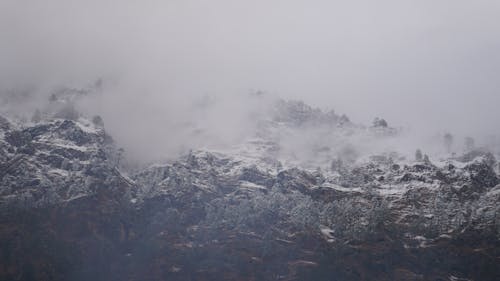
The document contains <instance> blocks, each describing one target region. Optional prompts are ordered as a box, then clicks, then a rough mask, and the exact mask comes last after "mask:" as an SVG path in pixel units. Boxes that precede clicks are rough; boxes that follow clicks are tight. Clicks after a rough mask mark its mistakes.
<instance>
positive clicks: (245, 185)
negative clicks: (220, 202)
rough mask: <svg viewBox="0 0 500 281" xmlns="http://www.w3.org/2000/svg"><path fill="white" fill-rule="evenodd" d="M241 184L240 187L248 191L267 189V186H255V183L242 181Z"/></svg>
mask: <svg viewBox="0 0 500 281" xmlns="http://www.w3.org/2000/svg"><path fill="white" fill-rule="evenodd" d="M239 184H240V187H242V188H248V189H267V188H266V187H265V186H262V185H259V184H255V183H253V182H249V181H240V182H239Z"/></svg>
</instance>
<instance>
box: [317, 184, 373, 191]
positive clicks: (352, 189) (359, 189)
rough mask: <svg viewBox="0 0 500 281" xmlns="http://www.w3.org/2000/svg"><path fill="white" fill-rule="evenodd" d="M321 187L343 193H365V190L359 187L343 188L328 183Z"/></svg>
mask: <svg viewBox="0 0 500 281" xmlns="http://www.w3.org/2000/svg"><path fill="white" fill-rule="evenodd" d="M321 186H322V187H327V188H331V189H335V190H338V191H342V192H363V190H362V189H361V188H359V187H342V186H340V185H336V184H333V183H328V182H327V183H324V184H322V185H321Z"/></svg>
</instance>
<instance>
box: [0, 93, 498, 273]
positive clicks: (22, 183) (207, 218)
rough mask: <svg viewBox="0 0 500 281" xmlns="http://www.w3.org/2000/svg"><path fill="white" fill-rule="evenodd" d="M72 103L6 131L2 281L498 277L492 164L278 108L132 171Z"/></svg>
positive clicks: (66, 96)
mask: <svg viewBox="0 0 500 281" xmlns="http://www.w3.org/2000/svg"><path fill="white" fill-rule="evenodd" d="M78 94H79V95H80V94H85V93H84V92H82V93H80V92H79V93H78ZM72 95H73V96H74V92H71V91H66V92H64V91H62V92H61V93H60V94H59V95H58V96H53V97H52V99H53V100H52V101H53V102H54V103H53V104H56V105H57V106H55V105H54V106H51V107H48V108H47V109H46V110H44V111H43V112H40V113H39V114H37V115H38V116H37V117H36V118H33V120H32V121H19V120H15V118H14V117H12V116H4V117H1V118H0V208H1V210H2V213H1V214H2V215H1V217H0V218H1V220H0V238H1V241H2V242H1V247H2V255H3V257H2V262H0V266H1V267H0V279H2V280H498V279H500V270H498V268H500V267H499V266H500V256H499V249H500V204H499V201H500V185H499V183H500V181H499V176H498V172H499V170H498V168H499V166H498V162H497V160H496V159H495V156H494V155H493V154H492V153H490V152H488V151H485V150H470V151H468V152H466V153H465V154H463V155H448V157H447V158H443V159H439V160H435V159H432V157H431V159H429V158H428V157H425V158H422V159H416V160H414V159H412V158H409V157H408V156H407V155H404V154H402V153H398V151H396V150H391V149H390V147H391V146H390V145H385V144H392V143H394V142H395V141H397V137H398V135H399V134H401V131H400V130H398V129H394V128H391V127H390V126H388V125H387V123H386V122H385V120H384V121H383V122H382V121H381V120H380V119H379V120H378V121H377V122H374V124H373V125H372V126H363V125H359V124H354V123H353V122H351V121H350V120H349V118H347V117H346V116H345V115H342V116H340V115H337V114H336V113H334V112H324V111H321V110H319V109H315V108H313V107H310V106H308V105H306V104H304V103H303V102H298V101H283V100H279V101H276V102H274V103H273V105H272V106H271V110H270V111H266V113H267V115H265V116H259V118H256V120H257V122H256V124H257V125H256V126H255V131H254V132H252V133H250V134H248V137H247V138H246V139H245V140H243V141H241V142H238V143H234V144H231V145H227V146H224V147H214V146H211V147H206V148H203V147H197V148H194V149H192V150H191V151H189V152H188V153H185V154H183V155H182V156H180V157H175V158H170V159H169V160H168V161H163V162H160V163H151V164H148V165H143V166H135V167H134V168H133V169H131V168H130V165H126V164H125V163H127V159H124V155H123V150H121V149H118V146H117V145H116V143H115V142H114V140H113V139H112V138H111V137H110V136H109V135H108V134H107V133H106V131H105V129H104V126H103V122H102V120H101V119H100V118H98V117H95V118H88V117H85V116H84V115H81V114H79V113H77V112H75V109H74V108H72V107H71V102H72V98H71V96H72ZM194 127H195V128H196V126H194ZM197 130H198V129H197ZM198 133H199V132H198Z"/></svg>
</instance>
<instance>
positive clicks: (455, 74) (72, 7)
mask: <svg viewBox="0 0 500 281" xmlns="http://www.w3.org/2000/svg"><path fill="white" fill-rule="evenodd" d="M499 13H500V3H499V2H498V1H494V0H478V1H474V2H471V1H465V0H463V1H462V0H458V1H456V0H455V1H451V0H443V1H437V2H436V1H430V0H424V1H416V0H408V1H396V0H382V1H377V2H373V1H367V0H357V1H322V0H316V1H284V0H273V1H263V0H256V1H234V0H214V1H204V0H182V1H181V0H172V1H159V0H156V1H155V0H151V1H131V0H129V1H111V0H104V1H96V0H89V1H74V0H64V1H63V0H47V1H28V0H25V1H17V0H16V1H14V0H5V1H2V2H1V3H0V38H1V41H2V44H0V61H1V63H0V85H1V88H2V95H6V93H7V92H9V93H10V92H12V91H8V90H9V89H19V88H22V89H28V91H31V92H37V93H38V92H39V93H45V92H47V89H50V88H51V87H52V86H53V85H76V86H81V85H87V84H88V83H91V81H95V79H98V78H102V77H104V78H105V79H106V80H107V81H113V82H112V83H111V84H112V87H109V88H107V92H106V95H103V97H101V98H100V102H99V103H93V105H92V107H91V108H90V110H91V111H92V110H93V111H96V112H97V111H100V112H101V114H102V115H104V116H105V117H106V119H107V120H108V122H107V123H109V124H110V126H112V127H111V129H112V130H115V131H116V132H117V134H118V135H123V136H125V135H127V134H129V135H133V134H135V135H136V136H135V137H137V138H138V141H141V140H142V139H140V138H143V139H144V141H145V140H146V139H148V140H151V139H157V141H158V142H159V144H157V145H158V146H159V145H161V143H165V142H166V139H168V138H170V139H171V138H180V139H182V138H183V137H181V136H180V135H182V134H180V135H179V134H177V132H170V133H171V134H170V136H169V137H168V138H167V137H165V136H164V135H163V134H160V133H157V132H156V130H160V128H161V126H162V124H175V123H176V121H177V120H187V119H189V118H185V112H186V108H188V107H189V105H190V104H192V103H194V102H195V101H196V100H198V99H200V97H203V96H206V95H208V96H217V97H218V99H225V98H228V100H231V99H233V101H234V100H235V99H238V98H235V97H241V96H244V95H246V94H247V93H248V92H249V91H251V90H252V89H263V90H266V91H267V92H270V93H272V94H274V95H277V96H281V97H284V98H295V99H302V100H305V101H306V102H308V103H311V104H313V105H316V106H320V107H324V108H335V109H336V111H337V112H345V113H346V114H348V115H349V116H350V117H351V119H353V120H355V121H359V122H365V123H367V122H369V121H370V120H371V119H372V118H373V117H375V116H381V117H385V118H386V119H388V121H389V122H390V123H391V124H393V125H396V126H410V127H412V128H414V129H415V130H420V131H426V132H436V131H445V130H446V131H452V132H456V133H457V134H463V135H465V134H473V135H490V134H498V133H499V131H498V130H499V129H498V126H496V120H498V119H499V118H500V113H499V112H500V111H499V110H498V106H497V105H498V104H500V94H499V93H500V80H499V79H498V77H497V76H498V73H500V54H499V53H498V51H497V50H498V49H499V47H500V17H498V14H499ZM41 95H43V94H41ZM40 100H41V98H40ZM37 102H38V101H37ZM37 102H35V103H37ZM89 104H91V103H89ZM225 106H227V107H231V106H232V107H235V108H234V109H229V110H228V109H227V108H226V107H225V108H218V109H217V112H219V113H220V116H217V117H210V118H208V119H207V120H204V121H205V122H206V123H212V124H214V123H217V122H219V121H221V120H226V119H227V117H228V116H235V115H236V113H235V112H240V111H241V108H239V107H238V106H236V105H235V103H234V102H231V101H228V102H227V103H226V105H225ZM214 116H215V115H214ZM199 118H203V117H199ZM240 119H241V118H234V119H231V118H230V120H231V121H234V122H233V124H230V123H229V122H227V124H225V126H226V127H227V128H233V129H236V128H242V127H243V126H238V125H236V121H237V120H240ZM226 121H229V120H226ZM120 123H123V124H120ZM144 123H148V124H150V125H149V126H144V125H143V124H144ZM127 128H128V129H127ZM130 128H133V129H130ZM151 128H152V129H151ZM213 128H214V129H217V130H219V131H218V132H219V133H220V134H221V135H225V134H226V135H231V134H227V132H228V131H231V132H232V129H227V130H226V132H225V131H224V129H223V128H219V127H218V126H214V127H213ZM129 130H133V131H134V133H126V131H129ZM236 135H239V133H238V134H236Z"/></svg>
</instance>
